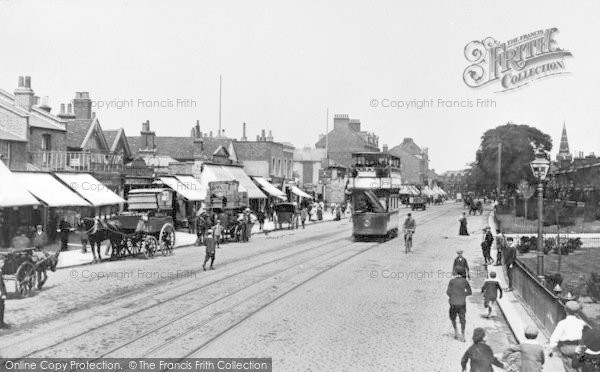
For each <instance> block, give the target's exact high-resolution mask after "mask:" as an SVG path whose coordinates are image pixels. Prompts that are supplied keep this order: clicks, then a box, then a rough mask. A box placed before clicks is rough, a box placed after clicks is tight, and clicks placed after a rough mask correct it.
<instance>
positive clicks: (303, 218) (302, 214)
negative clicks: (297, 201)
mask: <svg viewBox="0 0 600 372" xmlns="http://www.w3.org/2000/svg"><path fill="white" fill-rule="evenodd" d="M306 217H308V212H306V207H304V208H302V210H301V211H300V222H302V228H303V229H304V224H305V223H306Z"/></svg>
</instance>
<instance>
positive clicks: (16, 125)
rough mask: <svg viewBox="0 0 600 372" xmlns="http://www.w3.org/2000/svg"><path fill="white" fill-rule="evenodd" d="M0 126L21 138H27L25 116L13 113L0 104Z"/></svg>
mask: <svg viewBox="0 0 600 372" xmlns="http://www.w3.org/2000/svg"><path fill="white" fill-rule="evenodd" d="M0 128H2V129H4V130H6V131H7V132H9V133H12V134H14V135H15V136H18V137H21V138H22V139H27V117H23V116H20V115H18V114H15V113H14V112H12V111H10V110H7V109H5V108H4V107H2V106H0Z"/></svg>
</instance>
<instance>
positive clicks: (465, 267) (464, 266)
mask: <svg viewBox="0 0 600 372" xmlns="http://www.w3.org/2000/svg"><path fill="white" fill-rule="evenodd" d="M456 254H457V255H458V256H457V257H456V258H455V259H454V263H452V275H456V272H457V271H458V270H462V271H464V272H465V274H466V277H467V279H471V275H470V274H469V263H468V262H467V259H466V258H464V257H463V250H462V249H458V250H457V251H456Z"/></svg>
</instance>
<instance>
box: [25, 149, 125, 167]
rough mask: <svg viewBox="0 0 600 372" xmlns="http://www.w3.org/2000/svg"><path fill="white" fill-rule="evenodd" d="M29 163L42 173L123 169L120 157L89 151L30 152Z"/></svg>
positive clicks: (121, 157)
mask: <svg viewBox="0 0 600 372" xmlns="http://www.w3.org/2000/svg"><path fill="white" fill-rule="evenodd" d="M29 162H30V163H31V164H32V165H33V166H35V167H36V168H39V169H41V170H44V171H75V172H94V171H96V172H117V171H123V169H124V167H123V156H122V155H120V154H110V153H100V152H90V151H82V152H78V151H31V152H30V153H29Z"/></svg>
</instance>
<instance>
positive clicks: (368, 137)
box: [315, 114, 379, 167]
mask: <svg viewBox="0 0 600 372" xmlns="http://www.w3.org/2000/svg"><path fill="white" fill-rule="evenodd" d="M315 147H316V148H317V149H325V148H326V147H327V152H328V154H329V159H331V160H332V161H333V162H334V163H335V164H337V165H340V166H344V167H349V166H350V165H351V163H352V160H351V159H352V153H353V152H367V151H368V152H371V151H376V152H378V151H379V137H378V136H376V135H375V134H374V133H370V132H366V131H362V130H361V124H360V120H358V119H350V118H349V116H348V115H346V114H338V115H335V116H334V117H333V130H331V131H330V132H329V133H327V134H326V135H321V136H320V138H319V141H317V143H316V144H315Z"/></svg>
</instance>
